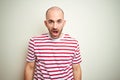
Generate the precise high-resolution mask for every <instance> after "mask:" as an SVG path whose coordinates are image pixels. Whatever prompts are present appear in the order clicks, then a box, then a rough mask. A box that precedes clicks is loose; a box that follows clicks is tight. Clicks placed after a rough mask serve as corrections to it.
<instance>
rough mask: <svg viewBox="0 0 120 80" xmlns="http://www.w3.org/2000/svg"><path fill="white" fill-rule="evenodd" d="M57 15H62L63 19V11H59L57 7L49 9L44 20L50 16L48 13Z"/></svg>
mask: <svg viewBox="0 0 120 80" xmlns="http://www.w3.org/2000/svg"><path fill="white" fill-rule="evenodd" d="M56 12H57V13H59V14H61V15H63V18H64V12H63V10H62V9H61V8H59V7H57V6H53V7H50V8H49V9H48V10H47V11H46V19H47V17H48V15H49V14H50V13H56Z"/></svg>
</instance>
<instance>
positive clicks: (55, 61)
mask: <svg viewBox="0 0 120 80" xmlns="http://www.w3.org/2000/svg"><path fill="white" fill-rule="evenodd" d="M26 60H27V61H28V62H35V70H34V75H33V76H34V77H33V78H34V80H74V79H73V69H72V64H78V63H80V62H81V55H80V50H79V44H78V41H77V40H75V39H74V38H72V37H71V36H69V35H68V34H64V35H63V36H62V37H61V38H58V39H52V38H51V37H50V36H49V34H48V33H46V34H42V35H41V36H37V37H32V38H31V39H30V41H29V45H28V54H27V59H26Z"/></svg>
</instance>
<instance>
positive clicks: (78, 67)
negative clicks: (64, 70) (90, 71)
mask: <svg viewBox="0 0 120 80" xmlns="http://www.w3.org/2000/svg"><path fill="white" fill-rule="evenodd" d="M72 67H73V71H79V70H81V69H80V64H73V65H72Z"/></svg>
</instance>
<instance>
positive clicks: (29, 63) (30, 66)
mask: <svg viewBox="0 0 120 80" xmlns="http://www.w3.org/2000/svg"><path fill="white" fill-rule="evenodd" d="M34 66H35V62H26V68H30V69H33V68H34Z"/></svg>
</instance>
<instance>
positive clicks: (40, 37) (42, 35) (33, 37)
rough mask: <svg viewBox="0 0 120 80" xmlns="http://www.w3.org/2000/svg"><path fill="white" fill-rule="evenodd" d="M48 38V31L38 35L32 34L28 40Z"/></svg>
mask: <svg viewBox="0 0 120 80" xmlns="http://www.w3.org/2000/svg"><path fill="white" fill-rule="evenodd" d="M48 38H49V36H48V33H44V34H41V35H38V36H32V37H31V38H30V40H33V41H36V40H44V39H48Z"/></svg>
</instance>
